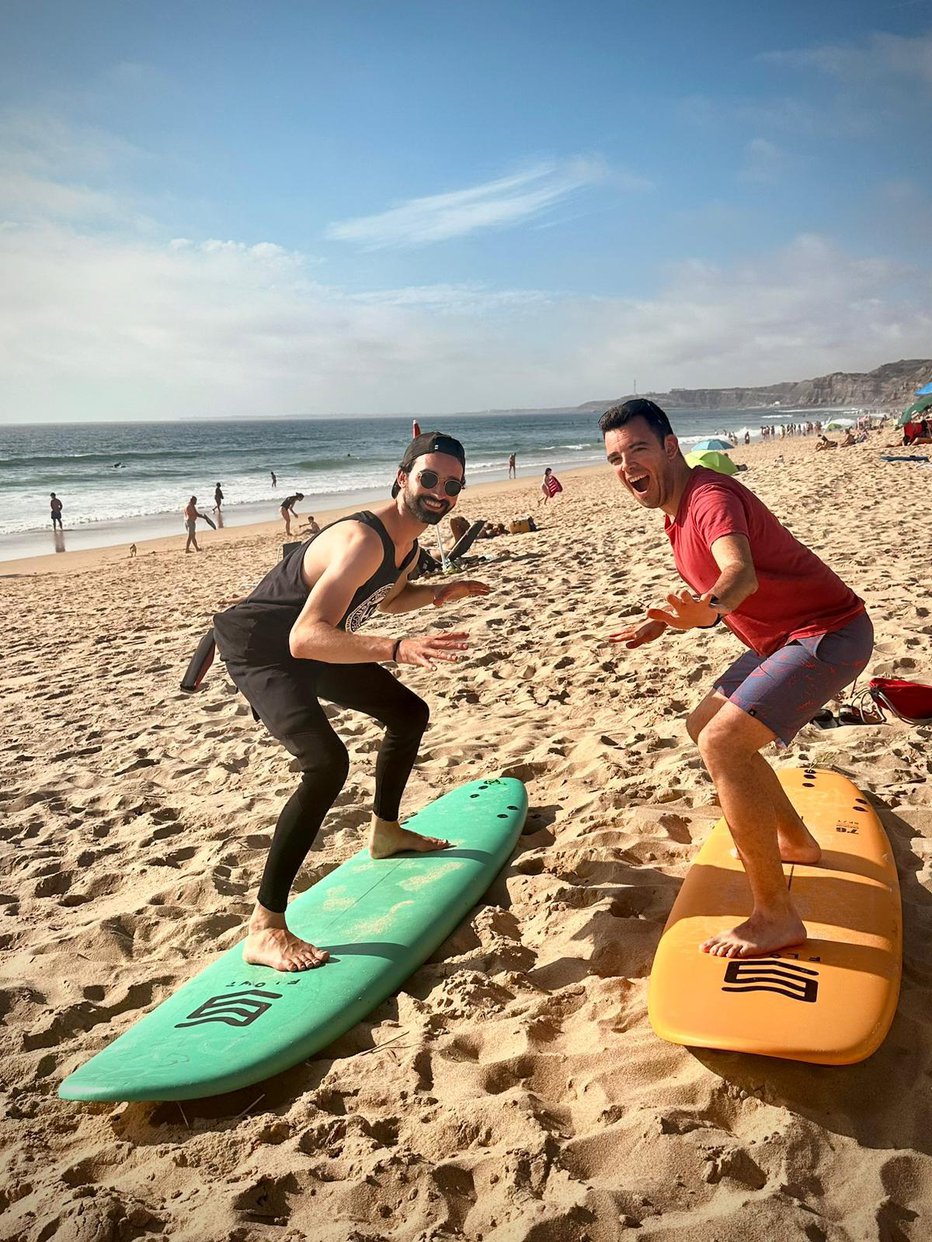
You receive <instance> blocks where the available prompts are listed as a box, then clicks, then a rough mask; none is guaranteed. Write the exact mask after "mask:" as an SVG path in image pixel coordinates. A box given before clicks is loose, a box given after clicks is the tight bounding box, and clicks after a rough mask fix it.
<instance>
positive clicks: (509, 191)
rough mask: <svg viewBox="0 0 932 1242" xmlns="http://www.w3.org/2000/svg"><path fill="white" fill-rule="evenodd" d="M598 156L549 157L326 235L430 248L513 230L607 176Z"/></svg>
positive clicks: (378, 245) (372, 245) (370, 244)
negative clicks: (560, 159) (485, 231)
mask: <svg viewBox="0 0 932 1242" xmlns="http://www.w3.org/2000/svg"><path fill="white" fill-rule="evenodd" d="M606 175H607V173H606V169H605V168H604V166H603V165H602V164H601V162H599V161H597V160H587V159H578V160H573V161H569V162H566V163H557V162H556V161H551V162H547V163H542V164H537V165H536V166H535V167H533V168H528V169H525V170H524V171H522V172H518V173H514V174H512V175H511V176H508V177H500V178H499V179H498V180H496V181H487V182H484V183H483V184H482V185H476V186H470V187H469V188H468V189H465V190H452V191H450V192H449V193H446V194H431V195H428V196H427V197H425V198H412V199H409V200H408V202H406V203H400V204H399V205H398V206H397V207H391V208H389V210H388V211H383V212H379V213H378V214H377V215H373V216H358V217H356V218H354V219H351V220H343V221H339V222H337V223H335V224H331V225H330V227H329V228H328V229H327V233H326V236H327V237H328V238H330V239H331V240H333V241H345V242H355V243H357V244H358V245H361V246H364V247H365V248H367V249H371V250H379V249H383V248H386V247H407V246H426V245H430V244H431V243H433V242H440V241H448V240H449V239H450V238H452V237H462V236H464V235H465V234H467V233H475V232H477V231H478V230H480V229H500V228H509V227H512V226H514V225H516V224H520V223H523V222H524V221H527V220H531V219H535V218H538V217H540V216H542V215H544V214H545V213H547V212H548V211H550V210H551V209H552V208H554V207H556V206H557V204H559V203H562V202H564V201H566V200H567V199H569V198H570V197H571V196H573V195H575V194H577V193H579V191H581V190H584V189H586V188H587V187H589V186H591V185H594V184H595V183H596V182H599V181H603V180H605V179H606Z"/></svg>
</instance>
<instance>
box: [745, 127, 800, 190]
mask: <svg viewBox="0 0 932 1242" xmlns="http://www.w3.org/2000/svg"><path fill="white" fill-rule="evenodd" d="M788 166H789V160H788V158H787V155H786V152H785V151H783V150H781V148H780V147H778V146H777V145H776V143H773V142H770V141H769V139H767V138H752V139H751V141H750V142H749V143H747V145H746V146H745V148H744V166H743V168H741V170H740V171H739V173H738V176H739V177H740V179H741V180H742V181H748V182H751V183H753V184H757V185H775V184H776V183H777V182H778V181H780V180H782V178H783V177H784V175H785V173H786V171H787V168H788Z"/></svg>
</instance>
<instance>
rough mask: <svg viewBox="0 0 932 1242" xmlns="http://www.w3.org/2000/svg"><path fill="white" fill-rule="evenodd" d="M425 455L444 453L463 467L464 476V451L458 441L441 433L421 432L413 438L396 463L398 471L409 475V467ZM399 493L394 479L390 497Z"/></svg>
mask: <svg viewBox="0 0 932 1242" xmlns="http://www.w3.org/2000/svg"><path fill="white" fill-rule="evenodd" d="M425 453H446V454H447V456H448V457H455V458H456V460H457V461H458V462H459V463H460V465H461V466H462V467H463V472H464V474H465V471H466V450H465V449H464V448H463V446H462V444H460V442H459V440H454V439H453V437H452V436H445V435H444V434H443V432H442V431H422V432H421V434H420V435H419V436H415V437H414V439H413V440H412V441H411V443H410V444H409V445H408V447H407V448H406V449H405V452H404V457H402V459H401V461H400V462H399V463H398V469H399V470H403V471H404V472H405V474H410V472H411V467H412V466H413V465H414V463H415V462H416V461H417V459H418V458H419V457H423V456H424V455H425ZM400 491H401V488H400V486H399V484H398V480H397V479H396V480H395V482H394V483H393V484H392V496H393V497H395V496H397V495H398V493H399V492H400Z"/></svg>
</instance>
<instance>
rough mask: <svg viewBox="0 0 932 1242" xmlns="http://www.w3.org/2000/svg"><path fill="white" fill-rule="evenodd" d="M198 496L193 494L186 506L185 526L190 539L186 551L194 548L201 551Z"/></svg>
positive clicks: (186, 544)
mask: <svg viewBox="0 0 932 1242" xmlns="http://www.w3.org/2000/svg"><path fill="white" fill-rule="evenodd" d="M198 516H199V514H198V511H197V497H196V496H192V497H191V499H190V500H189V501H188V503H187V504H186V505H185V507H184V528H185V530H186V531H187V532H188V539H187V542H186V543H185V545H184V550H185V552H190V551H191V549H192V548H193V549H194V551H195V552H200V548H199V547H198V546H197V534H196V531H197V519H198Z"/></svg>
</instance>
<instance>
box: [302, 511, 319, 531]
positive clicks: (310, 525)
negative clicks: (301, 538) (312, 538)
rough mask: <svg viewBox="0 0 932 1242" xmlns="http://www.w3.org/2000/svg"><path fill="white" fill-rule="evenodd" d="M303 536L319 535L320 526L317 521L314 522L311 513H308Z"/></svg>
mask: <svg viewBox="0 0 932 1242" xmlns="http://www.w3.org/2000/svg"><path fill="white" fill-rule="evenodd" d="M303 534H305V535H319V534H320V524H319V523H318V522H317V521H315V519H314V514H313V513H309V514H308V516H307V525H306V526H305V528H304V531H303Z"/></svg>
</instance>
